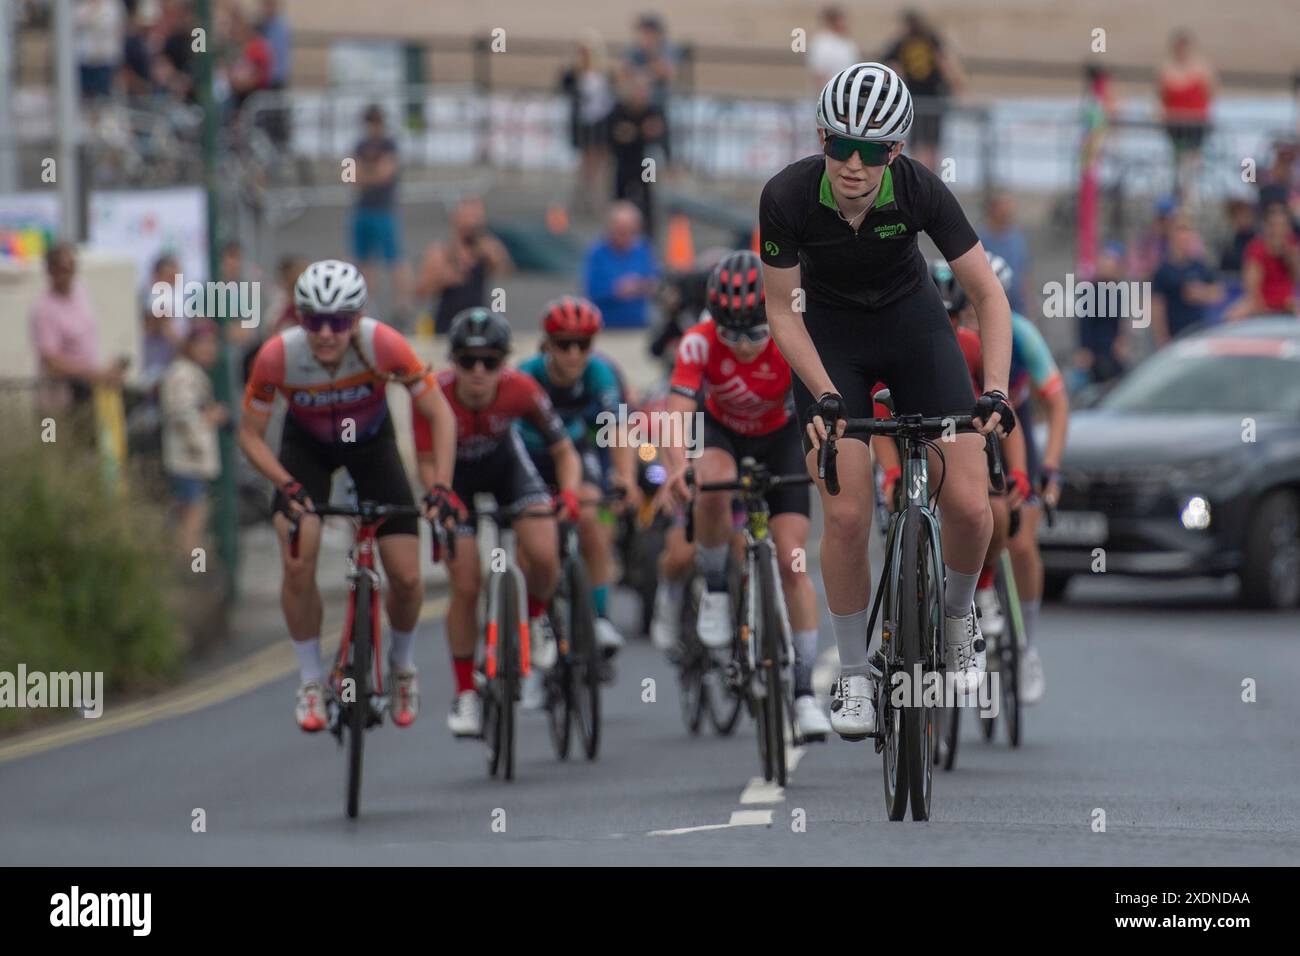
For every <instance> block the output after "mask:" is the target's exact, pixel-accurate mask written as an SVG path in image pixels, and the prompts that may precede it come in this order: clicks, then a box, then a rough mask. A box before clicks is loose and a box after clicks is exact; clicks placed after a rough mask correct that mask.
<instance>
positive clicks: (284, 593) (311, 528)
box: [272, 514, 326, 733]
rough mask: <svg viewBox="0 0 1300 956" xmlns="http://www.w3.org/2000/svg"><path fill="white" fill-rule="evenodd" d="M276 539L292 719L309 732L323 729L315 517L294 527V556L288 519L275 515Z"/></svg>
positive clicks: (319, 607) (317, 549)
mask: <svg viewBox="0 0 1300 956" xmlns="http://www.w3.org/2000/svg"><path fill="white" fill-rule="evenodd" d="M272 523H273V524H274V526H275V532H276V536H277V537H278V538H279V539H280V563H281V569H282V572H283V574H282V577H281V580H280V607H281V608H282V609H283V611H284V623H285V625H286V626H287V627H288V628H289V637H290V638H292V639H293V650H294V654H295V655H297V657H298V675H299V686H298V694H297V704H296V707H295V717H296V719H297V721H298V726H299V727H301V728H302V729H303V730H305V731H308V732H309V733H315V732H316V731H320V730H324V729H325V723H326V715H325V695H324V687H323V681H324V670H323V668H322V665H321V657H320V631H321V618H322V615H323V610H322V606H321V597H320V589H319V588H318V587H317V586H316V558H317V556H318V555H319V553H320V529H321V522H320V519H319V518H315V517H305V518H303V519H302V521H301V523H300V524H299V527H298V556H297V557H296V558H295V557H293V556H292V555H290V553H289V519H288V518H286V517H285V516H284V515H281V514H277V515H275V516H274V518H273V519H272Z"/></svg>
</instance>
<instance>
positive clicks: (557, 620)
mask: <svg viewBox="0 0 1300 956" xmlns="http://www.w3.org/2000/svg"><path fill="white" fill-rule="evenodd" d="M572 583H573V582H572V580H571V575H570V574H569V566H568V562H567V561H566V562H565V566H564V571H563V573H562V574H561V576H560V585H559V587H558V588H556V591H555V596H554V597H553V598H552V599H551V626H552V627H553V628H555V637H556V644H557V648H556V649H557V651H558V658H557V660H556V662H555V666H554V667H553V668H551V670H550V672H549V673H548V674H547V675H546V676H545V678H544V683H545V693H546V724H547V727H548V728H549V730H550V732H551V745H552V746H553V747H554V748H555V756H556V757H557V758H558V759H560V760H567V759H568V757H569V741H570V740H571V738H572V737H573V733H572V729H573V721H574V714H573V704H574V702H573V668H574V660H573V608H572V601H571V600H570V596H571V594H572V593H573V592H572Z"/></svg>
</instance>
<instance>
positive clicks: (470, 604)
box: [447, 535, 483, 737]
mask: <svg viewBox="0 0 1300 956" xmlns="http://www.w3.org/2000/svg"><path fill="white" fill-rule="evenodd" d="M447 572H448V577H449V578H450V584H451V601H450V604H449V606H448V609H447V643H448V644H449V645H450V647H451V666H452V673H453V674H454V676H455V680H456V694H455V697H454V698H453V699H452V705H451V714H450V715H449V716H448V717H447V726H448V728H449V729H450V730H451V732H452V733H453V734H454V735H455V736H457V737H477V736H479V735H480V734H481V733H482V732H483V704H482V701H481V700H480V699H479V696H478V692H477V691H476V690H475V688H474V650H475V648H476V646H477V645H478V628H479V622H478V599H479V583H480V581H481V580H482V578H481V577H480V570H479V559H478V546H477V542H476V541H475V539H474V537H473V535H461V536H460V537H458V538H457V539H456V556H455V557H454V558H451V559H450V561H449V562H448V566H447Z"/></svg>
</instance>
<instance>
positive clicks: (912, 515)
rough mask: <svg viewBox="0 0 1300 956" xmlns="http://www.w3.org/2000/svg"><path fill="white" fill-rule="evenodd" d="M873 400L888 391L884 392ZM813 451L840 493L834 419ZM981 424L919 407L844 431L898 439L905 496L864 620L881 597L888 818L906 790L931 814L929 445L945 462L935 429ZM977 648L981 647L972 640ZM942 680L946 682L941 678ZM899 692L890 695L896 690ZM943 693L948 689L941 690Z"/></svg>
mask: <svg viewBox="0 0 1300 956" xmlns="http://www.w3.org/2000/svg"><path fill="white" fill-rule="evenodd" d="M876 400H877V401H887V400H888V395H887V394H886V393H885V392H881V393H879V394H878V395H877V396H876ZM827 429H828V432H829V433H830V434H829V436H828V439H827V440H826V441H824V442H823V443H822V444H821V447H820V448H819V449H818V453H817V474H818V477H819V478H821V479H822V480H823V481H824V482H825V485H826V491H827V493H828V494H831V495H836V494H839V490H840V488H839V475H838V472H837V470H836V467H835V457H836V454H837V450H836V447H835V443H836V438H835V425H834V423H831V422H828V423H827ZM973 432H978V429H977V428H976V426H975V425H974V424H973V423H972V418H971V416H970V415H946V416H934V417H925V416H922V415H917V414H908V415H901V416H897V417H894V418H850V419H846V420H845V430H844V435H845V436H846V437H847V436H849V435H860V436H873V435H881V436H883V437H886V438H892V439H896V440H897V441H898V442H899V444H900V446H901V448H900V454H901V458H902V475H901V476H900V478H899V482H900V485H899V488H900V492H901V494H902V495H903V498H904V501H903V503H902V506H901V507H899V508H898V509H896V510H895V512H894V513H893V514H892V515H891V516H890V519H889V528H888V531H887V533H886V539H885V560H884V566H883V567H882V569H881V572H880V580H879V583H878V585H877V587H876V598H875V601H874V602H873V604H872V608H871V615H870V619H869V621H868V624H867V633H866V639H867V640H868V641H869V640H870V637H871V634H872V632H873V631H874V629H875V624H876V619H877V616H878V615H879V614H880V612H881V609H882V603H883V610H884V617H883V619H882V623H881V646H880V650H879V651H877V653H876V655H875V656H874V660H873V664H874V665H875V668H876V670H877V671H878V672H879V678H878V680H877V689H876V732H875V734H873V735H872V736H873V738H874V740H875V748H876V752H877V753H881V754H882V755H883V771H884V785H885V806H886V809H887V811H888V813H889V818H890V819H891V820H901V819H903V816H904V814H905V813H906V812H907V807H908V802H909V796H910V802H911V808H912V819H913V820H928V819H929V818H930V808H931V804H932V798H933V782H934V756H935V751H936V743H937V740H936V738H937V737H938V736H939V733H940V720H939V718H940V708H939V707H938V706H937V705H936V703H935V702H934V696H935V695H934V694H932V693H928V692H927V691H928V690H929V688H930V686H931V685H932V684H933V683H934V682H935V681H939V682H942V681H943V680H944V674H945V671H946V666H945V665H946V660H945V655H946V649H945V646H944V639H943V614H944V611H943V608H944V601H943V589H944V577H943V567H944V564H943V551H942V543H941V540H940V533H939V520H938V516H937V513H936V510H935V502H937V501H938V499H939V496H940V494H941V493H942V491H943V482H944V473H943V471H942V470H941V472H940V476H939V482H938V484H937V486H936V487H935V490H934V494H933V495H931V493H930V477H929V460H928V455H927V451H931V450H932V451H934V452H935V454H936V455H937V456H938V458H939V462H940V465H941V467H942V464H943V461H944V454H943V449H942V448H941V447H940V442H939V439H941V438H946V437H947V436H955V435H956V434H961V433H973ZM988 447H989V455H990V460H991V461H993V460H996V461H997V463H998V472H999V474H1000V473H1001V456H1000V451H999V449H998V446H997V443H996V439H995V438H992V439H991V440H990V441H989V442H988ZM976 650H979V648H978V647H977V648H976ZM939 686H941V687H942V686H945V685H943V684H942V683H940V685H939ZM897 692H901V699H900V700H899V701H896V699H895V698H896V696H900V695H899V694H898V693H897ZM938 696H939V698H940V699H941V700H946V699H947V698H948V697H949V696H950V695H949V694H948V693H943V694H940V695H938Z"/></svg>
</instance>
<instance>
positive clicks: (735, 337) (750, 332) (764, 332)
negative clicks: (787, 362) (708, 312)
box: [718, 325, 772, 345]
mask: <svg viewBox="0 0 1300 956" xmlns="http://www.w3.org/2000/svg"><path fill="white" fill-rule="evenodd" d="M771 334H772V330H771V329H769V328H768V327H767V325H756V326H754V327H753V328H749V329H728V328H724V327H723V326H718V338H720V339H721V340H722V341H723V342H725V343H726V344H728V345H739V344H740V340H741V339H744V340H745V341H746V342H748V343H750V344H751V345H757V344H758V343H759V342H764V341H766V340H767V337H768V336H769V335H771Z"/></svg>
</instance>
